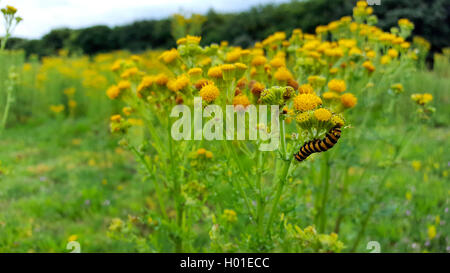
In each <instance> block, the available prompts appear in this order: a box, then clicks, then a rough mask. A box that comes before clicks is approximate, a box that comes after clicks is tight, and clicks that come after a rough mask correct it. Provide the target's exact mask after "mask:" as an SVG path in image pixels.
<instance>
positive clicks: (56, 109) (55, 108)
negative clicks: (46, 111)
mask: <svg viewBox="0 0 450 273" xmlns="http://www.w3.org/2000/svg"><path fill="white" fill-rule="evenodd" d="M64 108H65V107H64V105H62V104H59V105H50V111H52V112H53V113H56V114H58V113H60V112H62V111H64Z"/></svg>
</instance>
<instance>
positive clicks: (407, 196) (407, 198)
mask: <svg viewBox="0 0 450 273" xmlns="http://www.w3.org/2000/svg"><path fill="white" fill-rule="evenodd" d="M405 198H406V200H408V201H411V199H412V193H410V192H407V193H406V194H405Z"/></svg>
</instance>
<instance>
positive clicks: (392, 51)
mask: <svg viewBox="0 0 450 273" xmlns="http://www.w3.org/2000/svg"><path fill="white" fill-rule="evenodd" d="M387 55H388V56H389V57H391V58H392V59H395V58H397V57H398V51H397V50H395V49H393V48H391V49H389V50H388V53H387Z"/></svg>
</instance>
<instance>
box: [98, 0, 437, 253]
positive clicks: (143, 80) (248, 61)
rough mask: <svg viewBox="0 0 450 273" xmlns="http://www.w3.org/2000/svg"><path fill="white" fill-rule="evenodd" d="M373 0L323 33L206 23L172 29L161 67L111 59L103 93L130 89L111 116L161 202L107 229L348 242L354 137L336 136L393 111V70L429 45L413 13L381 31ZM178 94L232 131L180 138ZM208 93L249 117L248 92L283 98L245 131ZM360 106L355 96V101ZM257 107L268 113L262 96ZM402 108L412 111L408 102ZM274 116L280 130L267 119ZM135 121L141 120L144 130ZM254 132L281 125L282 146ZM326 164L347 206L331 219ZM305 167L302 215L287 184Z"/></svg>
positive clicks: (245, 244)
mask: <svg viewBox="0 0 450 273" xmlns="http://www.w3.org/2000/svg"><path fill="white" fill-rule="evenodd" d="M372 13H373V10H372V8H371V7H368V6H367V3H366V2H365V1H359V2H358V3H357V5H356V7H355V8H354V10H353V17H350V16H347V17H343V18H341V19H340V20H338V21H333V22H331V23H329V24H328V25H326V26H318V27H317V28H316V33H315V34H308V33H303V32H302V31H301V30H300V29H295V30H294V31H293V32H292V35H291V36H290V37H288V36H287V35H286V33H284V32H277V33H274V34H273V35H270V36H269V37H267V38H266V39H265V40H263V41H262V42H257V43H255V45H254V47H253V48H249V49H243V48H240V47H233V46H230V45H228V43H227V42H222V43H221V44H220V45H217V44H212V45H209V46H204V47H202V46H200V41H201V37H199V36H190V35H187V36H186V37H183V38H180V39H178V40H177V48H173V49H170V50H167V51H165V52H163V53H162V54H161V55H160V56H159V61H160V62H161V63H163V64H164V65H165V67H166V68H165V69H164V70H161V71H160V72H159V73H156V74H150V73H147V72H146V69H145V68H144V67H143V66H142V60H140V59H139V58H138V57H132V58H128V59H119V60H117V61H116V62H115V63H114V64H113V66H112V67H111V69H112V71H114V73H115V75H116V79H117V82H116V84H114V85H112V86H110V87H109V88H108V90H107V91H106V94H107V96H108V97H109V98H110V99H112V100H120V101H122V102H123V103H124V108H123V109H122V113H120V114H119V113H117V114H115V115H113V116H112V117H111V120H110V127H111V131H112V132H113V133H116V134H118V135H119V136H120V141H119V143H120V145H122V146H123V147H126V148H128V149H129V150H130V151H132V152H133V153H134V154H135V156H136V159H137V161H139V162H140V163H141V165H142V166H143V170H144V173H145V178H146V179H148V180H149V181H152V183H153V185H154V189H155V197H156V199H157V203H158V205H156V206H154V209H153V210H151V211H149V212H146V214H147V218H146V219H137V218H133V219H129V220H128V222H124V221H122V220H120V219H116V220H115V221H113V223H112V224H111V226H110V235H111V236H113V237H116V238H121V239H128V240H130V241H133V242H135V243H137V244H139V245H145V246H146V247H145V249H146V250H147V251H177V252H183V251H221V252H222V251H225V252H232V251H293V252H298V251H315V252H339V251H341V250H342V249H343V248H344V247H345V246H344V244H343V243H342V241H340V240H339V239H338V235H337V233H338V232H339V227H340V224H341V223H342V222H343V221H344V218H345V217H344V216H345V213H344V210H345V207H344V206H345V204H346V202H345V200H346V199H347V198H348V195H349V191H348V186H349V185H348V184H347V183H346V169H347V168H348V166H349V165H350V160H351V159H352V158H354V157H355V156H356V152H357V151H355V150H350V151H348V150H345V151H344V150H343V149H341V148H333V147H334V146H337V147H339V146H340V145H339V144H340V141H339V142H338V140H339V139H340V138H342V139H344V140H345V139H346V138H348V141H347V143H352V142H353V143H355V142H358V141H360V140H361V139H362V137H363V136H364V135H365V134H367V133H368V131H369V127H368V125H369V123H372V124H373V122H377V123H379V124H381V125H383V124H389V123H390V122H392V120H389V119H386V118H385V119H383V117H378V116H375V115H376V113H379V112H381V113H382V114H383V116H384V117H390V116H393V113H394V112H395V111H398V109H397V108H398V107H397V105H396V103H397V101H398V98H399V97H400V96H402V95H403V91H404V90H403V85H402V84H401V82H399V80H401V79H403V78H404V77H406V76H407V75H408V73H411V71H413V70H414V69H415V67H417V65H418V63H419V62H420V61H421V60H422V61H423V59H424V58H423V57H421V56H424V55H426V53H427V51H428V49H429V46H428V47H427V46H418V47H416V48H413V47H412V46H411V43H410V42H408V41H407V39H408V37H409V36H410V34H411V31H412V29H413V27H414V26H413V24H412V23H411V22H410V21H409V20H407V19H401V20H399V22H398V24H399V27H398V28H392V29H391V31H390V32H384V31H382V30H381V29H379V28H377V27H376V26H375V24H376V22H377V18H376V16H375V15H373V14H372ZM416 43H417V41H416ZM422 44H425V43H422ZM349 91H351V92H349ZM195 97H200V98H201V105H199V102H198V100H196V99H195ZM413 99H414V100H415V101H416V102H418V104H419V105H421V107H422V108H421V113H422V114H423V115H425V116H428V114H429V113H431V112H432V111H433V110H432V108H430V107H428V106H427V105H428V103H429V102H430V100H431V99H430V97H429V96H428V95H415V96H414V97H413ZM177 105H185V106H187V107H189V109H192V108H194V106H197V107H201V108H202V110H203V111H205V112H206V113H208V114H206V115H203V118H204V119H203V124H202V128H203V127H207V126H210V127H208V128H209V129H211V128H214V130H213V131H214V134H216V135H218V136H219V138H220V139H226V140H217V139H215V140H211V141H207V140H205V138H200V139H199V140H186V139H184V140H175V139H174V138H173V126H174V123H177V122H178V121H175V118H176V117H175V118H174V117H172V116H171V114H170V113H171V111H172V109H173V108H174V107H175V106H177ZM212 105H218V106H219V108H220V109H221V110H222V111H221V112H220V113H224V112H225V109H226V106H227V105H232V106H233V107H234V112H233V117H234V116H235V115H236V116H238V115H244V117H245V112H250V109H252V106H254V105H258V106H262V105H267V106H275V109H276V110H275V111H274V112H271V113H270V115H269V116H270V118H271V119H270V120H271V122H269V123H264V122H261V120H259V121H258V123H256V124H252V123H251V122H249V124H248V125H247V126H246V128H245V134H244V135H245V136H246V137H245V138H244V139H245V140H235V139H236V137H237V134H238V133H236V134H233V135H232V137H231V138H226V137H225V132H227V130H226V128H224V125H223V124H219V125H217V124H216V123H215V121H217V119H218V118H219V117H218V116H216V115H217V113H218V112H214V113H215V115H212V114H211V113H209V112H208V111H207V109H208V107H209V106H212ZM355 107H356V109H360V110H359V111H348V110H351V109H352V108H355ZM255 109H257V111H258V114H260V112H259V111H260V109H261V108H255ZM380 109H381V111H375V110H380ZM194 111H195V110H194ZM352 112H353V113H352ZM188 113H189V117H190V115H191V112H188ZM193 118H194V120H195V114H194V115H193ZM402 118H404V119H405V121H409V122H411V120H410V118H411V117H410V116H403V117H402ZM228 121H229V120H227V122H228ZM232 122H234V119H233V121H232ZM278 122H279V130H273V129H272V128H276V127H272V125H274V124H273V123H278ZM194 123H195V121H194ZM411 124H412V126H411V127H413V126H414V125H415V124H413V123H411ZM136 125H139V126H141V128H142V126H143V127H145V130H143V131H141V130H140V131H139V134H138V135H139V137H136V130H134V129H133V128H134V127H136ZM186 126H187V127H188V128H183V132H187V134H188V135H189V136H192V135H195V134H196V133H198V131H196V129H195V128H194V125H193V124H192V123H187V125H186ZM341 131H342V136H341ZM416 131H417V130H416ZM252 132H257V133H258V136H262V135H266V136H267V135H270V136H275V137H276V138H277V139H279V145H278V147H277V149H276V150H275V151H272V152H269V151H262V149H261V147H262V145H264V144H267V141H265V140H262V139H256V140H251V139H250V135H251V134H252ZM408 136H409V135H408ZM411 138H412V137H409V138H408V137H405V138H403V139H402V140H401V141H399V143H398V144H397V145H396V152H395V153H394V155H393V156H392V157H391V158H390V159H389V161H390V162H391V163H389V164H385V165H384V167H383V168H382V171H381V176H380V178H379V181H378V183H377V186H376V189H375V195H374V198H373V199H372V200H371V201H370V202H369V211H368V213H367V214H365V215H363V217H362V219H360V222H361V224H360V230H359V231H358V233H357V236H356V238H354V239H353V240H354V241H353V243H351V244H350V246H349V248H350V250H353V251H355V250H356V249H357V246H358V244H359V242H360V241H361V238H362V237H363V236H364V233H365V229H366V226H367V223H368V221H369V219H370V217H371V215H372V213H373V210H374V209H375V207H376V204H377V202H379V201H380V198H381V197H382V193H383V192H382V190H383V185H384V183H385V180H386V178H387V177H388V176H389V173H390V170H391V169H392V167H393V166H395V162H396V161H398V160H399V157H400V156H401V152H402V151H403V150H404V148H405V147H406V144H407V142H408V141H405V140H407V139H411ZM189 139H192V138H189ZM332 148H333V149H332ZM330 149H331V150H330ZM216 154H220V156H215V155H216ZM368 164H369V165H376V164H379V162H369V163H368ZM335 166H339V167H340V169H341V170H344V171H339V170H334V168H333V167H335ZM332 177H335V178H334V180H335V181H338V182H340V183H339V185H340V187H341V188H342V190H341V191H340V192H339V195H338V196H337V197H335V198H336V199H337V200H341V201H342V203H341V204H342V206H343V207H341V208H339V209H338V215H337V217H336V219H335V223H334V225H333V226H331V224H330V222H331V221H330V219H329V218H330V215H329V213H328V212H327V205H328V204H329V202H330V197H329V194H330V188H331V187H332V186H333V185H331V184H330V181H331V180H332ZM363 177H364V174H362V175H361V178H360V179H359V181H360V182H361V181H362V179H363ZM308 180H311V181H312V182H313V184H314V185H315V186H314V188H316V189H318V190H315V191H314V193H313V195H314V205H313V208H312V209H311V210H310V211H309V212H310V215H309V216H308V218H307V219H304V220H303V219H298V218H297V217H298V214H297V208H298V206H299V203H300V204H301V203H304V202H305V200H302V199H301V198H300V200H299V199H298V198H297V196H296V192H295V190H293V189H294V188H295V186H296V185H300V184H301V183H306V181H308ZM304 198H307V197H306V196H305V197H304ZM143 225H147V226H149V227H146V228H144V227H143ZM205 226H209V227H210V228H209V231H205V229H204V227H205ZM300 226H305V227H304V228H303V229H302V228H301V227H300ZM333 227H334V229H333ZM333 231H334V232H333ZM327 233H328V234H327ZM124 234H125V235H124ZM143 234H149V235H148V236H143ZM169 242H170V243H169ZM208 242H209V244H208Z"/></svg>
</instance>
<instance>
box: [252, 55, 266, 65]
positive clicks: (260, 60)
mask: <svg viewBox="0 0 450 273" xmlns="http://www.w3.org/2000/svg"><path fill="white" fill-rule="evenodd" d="M266 62H267V59H266V57H264V56H256V57H254V58H253V60H252V65H253V66H263V65H265V64H266Z"/></svg>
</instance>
